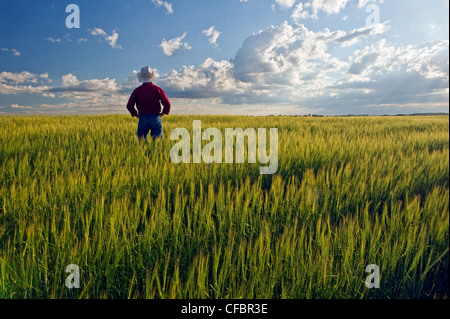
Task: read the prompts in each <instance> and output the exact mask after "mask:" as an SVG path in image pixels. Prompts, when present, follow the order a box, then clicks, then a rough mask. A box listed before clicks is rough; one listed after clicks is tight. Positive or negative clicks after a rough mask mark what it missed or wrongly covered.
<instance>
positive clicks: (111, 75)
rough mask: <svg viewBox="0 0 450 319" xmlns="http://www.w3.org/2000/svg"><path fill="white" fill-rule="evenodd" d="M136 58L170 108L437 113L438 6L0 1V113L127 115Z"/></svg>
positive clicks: (442, 81) (421, 0)
mask: <svg viewBox="0 0 450 319" xmlns="http://www.w3.org/2000/svg"><path fill="white" fill-rule="evenodd" d="M72 4H75V5H76V8H78V10H75V9H76V8H75V9H73V6H69V5H72ZM78 12H79V16H78V17H77V13H78ZM78 22H79V24H78ZM147 65H148V66H150V67H151V68H152V69H154V70H155V73H156V76H155V78H154V80H153V83H154V84H155V85H158V86H160V87H161V88H162V89H163V90H164V91H165V92H166V94H167V96H168V97H169V99H170V101H171V103H172V111H171V113H172V114H236V115H306V114H320V115H341V114H368V115H383V114H388V115H393V114H409V113H423V112H448V111H449V1H448V0H427V1H425V0H189V1H187V0H167V1H164V0H128V1H126V0H120V1H118V0H117V1H116V0H110V1H100V0H99V1H88V0H78V1H77V0H70V1H62V0H58V1H57V0H52V1H48V0H39V1H36V0H2V1H0V115H8V114H26V115H29V114H68V115H70V114H116V113H123V114H127V110H126V103H127V101H128V98H129V96H130V94H131V93H132V91H133V90H134V89H135V88H136V87H137V86H139V85H140V83H139V82H138V80H137V72H138V70H140V69H141V68H142V67H144V66H147Z"/></svg>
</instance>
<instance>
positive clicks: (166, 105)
mask: <svg viewBox="0 0 450 319" xmlns="http://www.w3.org/2000/svg"><path fill="white" fill-rule="evenodd" d="M159 91H160V92H159V95H160V98H161V104H162V105H163V110H162V113H161V115H169V113H170V107H171V105H170V101H169V99H168V98H167V96H166V93H165V92H164V90H163V89H161V88H160V89H159Z"/></svg>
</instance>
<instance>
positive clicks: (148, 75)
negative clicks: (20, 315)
mask: <svg viewBox="0 0 450 319" xmlns="http://www.w3.org/2000/svg"><path fill="white" fill-rule="evenodd" d="M154 76H155V72H154V71H152V69H150V67H148V66H146V67H143V68H142V69H141V71H140V72H138V79H139V82H143V84H142V85H141V86H139V87H138V88H136V89H135V90H134V91H133V93H132V94H131V96H130V99H129V101H128V105H127V109H128V111H129V112H130V113H131V116H133V117H137V118H138V119H139V124H138V131H137V135H138V137H139V139H142V138H144V139H145V140H147V135H148V133H149V131H151V136H152V138H153V140H155V139H161V138H162V120H161V118H162V117H163V116H164V115H169V113H170V101H169V99H168V98H167V96H166V93H165V92H164V91H163V89H161V88H160V87H158V86H156V85H154V84H153V83H152V82H151V81H152V79H153V77H154ZM161 104H162V105H163V110H162V112H161ZM135 105H136V108H137V111H136V108H135V107H134V106H135Z"/></svg>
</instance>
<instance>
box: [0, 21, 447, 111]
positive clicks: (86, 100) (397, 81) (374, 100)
mask: <svg viewBox="0 0 450 319" xmlns="http://www.w3.org/2000/svg"><path fill="white" fill-rule="evenodd" d="M388 27H389V26H388V22H385V23H383V24H378V25H373V26H368V27H363V28H358V29H354V30H351V31H341V30H334V31H331V30H329V29H323V30H319V31H312V30H309V29H308V28H307V27H305V26H304V25H290V24H288V23H287V22H284V23H282V24H281V25H279V26H271V27H268V28H267V29H265V30H263V31H260V32H258V33H256V34H253V35H251V36H249V37H248V38H247V39H246V40H245V41H244V42H243V44H242V46H241V48H240V49H239V50H238V51H237V52H236V54H235V56H234V57H233V58H232V59H231V60H230V61H226V60H222V61H216V60H214V59H212V58H207V59H205V60H204V62H203V63H202V64H200V65H198V66H194V65H191V66H183V67H182V68H180V69H179V70H177V71H175V70H173V71H171V72H170V73H168V74H163V75H159V74H158V75H157V77H155V78H156V79H155V84H157V85H159V86H161V87H162V88H163V89H164V90H165V91H166V93H167V94H168V96H169V98H170V99H177V103H178V102H179V101H183V102H182V104H183V108H184V110H185V111H186V112H187V113H196V112H200V113H207V112H209V111H211V112H216V113H220V110H221V109H222V110H224V111H223V112H225V113H226V112H237V106H233V105H239V108H241V109H242V110H241V111H240V112H242V113H245V112H247V111H248V112H254V113H253V114H257V113H259V111H258V110H260V111H261V112H264V113H265V114H281V113H284V114H287V113H286V112H288V113H289V114H295V113H296V112H305V111H306V110H308V113H322V114H343V113H345V114H348V113H355V114H356V113H359V114H361V113H365V112H367V113H373V112H375V111H376V110H377V109H376V105H379V106H380V108H379V110H380V111H379V112H385V111H386V112H387V113H389V112H394V111H397V112H399V113H400V111H402V107H403V106H404V107H407V106H411V108H412V107H414V109H415V110H418V111H419V110H420V111H424V110H427V109H429V110H431V108H433V109H432V110H443V109H444V110H445V105H446V104H445V103H447V105H448V82H449V57H448V50H449V41H434V42H428V43H424V44H422V45H405V46H398V45H396V44H393V43H389V42H388V41H387V40H385V39H381V40H378V41H376V42H374V43H372V44H370V45H367V46H365V47H358V48H357V49H354V50H353V51H352V50H351V48H352V47H350V46H349V45H350V44H353V43H355V42H358V41H361V39H367V38H371V37H372V38H373V37H374V36H376V35H379V34H382V33H384V32H386V30H387V29H388ZM101 31H102V30H101V29H98V30H96V31H95V32H97V33H98V34H99V35H102V34H103V33H102V32H101ZM185 36H186V33H184V34H183V35H182V36H181V37H178V38H175V39H172V40H169V41H165V40H164V41H165V42H166V45H167V46H166V47H163V45H162V47H163V50H166V52H165V53H167V54H168V55H171V54H173V53H174V52H175V51H176V50H179V49H182V48H184V47H185V46H186V45H187V46H189V45H188V44H187V43H183V39H184V38H185ZM344 46H346V47H345V48H343V47H344ZM339 50H343V51H344V52H347V53H346V54H345V55H344V57H339V55H337V53H338V52H336V51H339ZM348 52H350V53H348ZM347 56H348V58H347ZM136 74H137V71H133V72H131V73H130V75H129V76H128V77H127V78H125V79H124V80H123V81H121V82H117V81H116V79H110V78H105V79H87V80H79V79H78V78H77V76H75V75H74V74H72V73H69V74H66V75H64V76H63V77H62V78H61V84H59V85H51V83H52V82H51V80H50V79H49V75H48V74H47V73H44V74H33V73H31V72H28V71H23V72H20V73H11V72H6V71H4V72H1V73H0V94H38V95H41V96H45V97H57V98H64V99H67V100H68V102H66V101H64V102H65V103H66V104H68V103H72V104H71V105H70V107H71V110H73V109H76V108H78V109H79V110H84V111H86V110H88V109H89V110H94V111H100V110H105V111H106V112H108V111H109V112H111V111H116V110H117V111H124V110H125V105H126V102H127V99H128V97H129V94H130V93H131V92H132V90H133V89H134V88H135V87H137V86H138V85H140V83H139V82H137V77H136ZM55 101H56V102H58V100H55ZM180 103H181V102H180ZM16 104H18V105H16ZM221 104H224V105H226V106H223V105H222V106H221ZM205 105H208V107H207V108H205ZM67 106H68V105H67ZM389 106H392V109H389ZM46 107H48V109H51V106H46ZM0 108H2V107H0ZM18 109H20V110H21V111H24V112H25V111H32V110H28V109H26V106H21V104H20V103H14V106H13V107H11V106H10V105H8V106H7V107H4V108H2V110H3V111H6V112H14V110H18ZM374 110H375V111H374Z"/></svg>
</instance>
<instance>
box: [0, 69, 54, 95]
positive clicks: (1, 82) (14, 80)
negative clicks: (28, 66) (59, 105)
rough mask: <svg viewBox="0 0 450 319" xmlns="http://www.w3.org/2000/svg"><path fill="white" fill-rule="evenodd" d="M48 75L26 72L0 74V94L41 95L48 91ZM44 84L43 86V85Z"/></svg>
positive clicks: (4, 72)
mask: <svg viewBox="0 0 450 319" xmlns="http://www.w3.org/2000/svg"><path fill="white" fill-rule="evenodd" d="M50 82H51V81H50V80H49V79H48V73H43V74H34V73H30V72H28V71H22V72H20V73H12V72H6V71H3V72H1V73H0V94H33V93H37V94H43V93H47V92H46V91H47V90H48V89H49V86H47V85H46V84H47V83H50ZM44 83H45V84H44Z"/></svg>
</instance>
